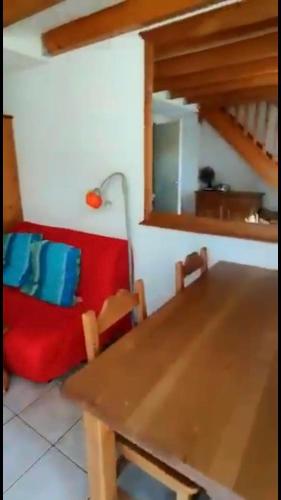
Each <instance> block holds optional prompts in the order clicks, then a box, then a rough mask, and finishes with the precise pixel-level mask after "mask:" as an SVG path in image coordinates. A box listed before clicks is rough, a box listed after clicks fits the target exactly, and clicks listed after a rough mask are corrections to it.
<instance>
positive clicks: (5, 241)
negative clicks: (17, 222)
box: [3, 233, 15, 266]
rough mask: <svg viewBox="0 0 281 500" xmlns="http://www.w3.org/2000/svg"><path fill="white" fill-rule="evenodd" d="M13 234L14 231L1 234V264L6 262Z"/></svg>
mask: <svg viewBox="0 0 281 500" xmlns="http://www.w3.org/2000/svg"><path fill="white" fill-rule="evenodd" d="M14 236H15V233H7V234H3V266H5V265H6V264H8V260H9V258H8V255H9V248H10V247H11V243H12V241H13V238H14Z"/></svg>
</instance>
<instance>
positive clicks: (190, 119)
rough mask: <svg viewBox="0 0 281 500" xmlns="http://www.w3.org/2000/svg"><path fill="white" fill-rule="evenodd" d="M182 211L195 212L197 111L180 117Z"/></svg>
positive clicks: (197, 148)
mask: <svg viewBox="0 0 281 500" xmlns="http://www.w3.org/2000/svg"><path fill="white" fill-rule="evenodd" d="M181 144H182V157H181V164H182V169H181V171H182V173H181V197H182V211H183V212H191V213H195V194H194V192H195V191H196V190H197V189H198V158H199V154H200V150H199V148H200V126H199V122H198V114H197V113H188V114H186V115H185V116H184V117H183V119H182V128H181Z"/></svg>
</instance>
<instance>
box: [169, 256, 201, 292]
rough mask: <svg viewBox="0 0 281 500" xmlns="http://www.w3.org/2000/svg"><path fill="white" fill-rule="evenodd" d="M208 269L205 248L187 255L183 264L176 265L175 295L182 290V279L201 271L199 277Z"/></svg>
mask: <svg viewBox="0 0 281 500" xmlns="http://www.w3.org/2000/svg"><path fill="white" fill-rule="evenodd" d="M207 269H208V253H207V248H206V247H202V248H201V249H200V251H199V253H198V252H193V253H190V254H189V255H187V257H186V258H185V261H184V262H181V261H180V262H177V263H176V293H178V292H180V291H181V290H183V289H184V279H185V277H186V276H189V275H190V274H193V273H194V272H195V271H201V275H202V274H204V273H205V272H206V271H207Z"/></svg>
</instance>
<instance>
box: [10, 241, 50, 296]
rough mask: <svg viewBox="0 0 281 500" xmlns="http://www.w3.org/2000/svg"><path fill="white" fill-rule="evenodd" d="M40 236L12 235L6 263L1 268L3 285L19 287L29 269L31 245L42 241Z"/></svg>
mask: <svg viewBox="0 0 281 500" xmlns="http://www.w3.org/2000/svg"><path fill="white" fill-rule="evenodd" d="M42 238H43V236H42V235H41V234H33V233H14V234H13V237H12V238H11V239H10V242H9V245H8V256H7V255H6V258H7V263H6V264H5V267H4V268H3V283H4V285H8V286H13V287H20V286H21V285H22V284H23V283H24V280H25V278H26V276H27V274H28V272H29V269H30V256H31V244H32V243H33V242H35V241H40V240H42Z"/></svg>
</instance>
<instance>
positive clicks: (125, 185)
mask: <svg viewBox="0 0 281 500" xmlns="http://www.w3.org/2000/svg"><path fill="white" fill-rule="evenodd" d="M117 176H118V177H121V180H122V191H123V197H124V205H125V220H126V232H127V238H128V253H129V279H130V290H131V292H133V291H134V265H133V248H132V240H131V231H130V219H129V200H128V183H127V178H126V176H125V174H123V173H122V172H114V173H113V174H110V175H109V176H108V177H106V178H105V179H104V181H103V182H102V183H101V185H100V190H101V191H102V190H104V188H105V186H106V184H107V183H108V182H109V181H110V180H111V179H112V178H113V177H117Z"/></svg>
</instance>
